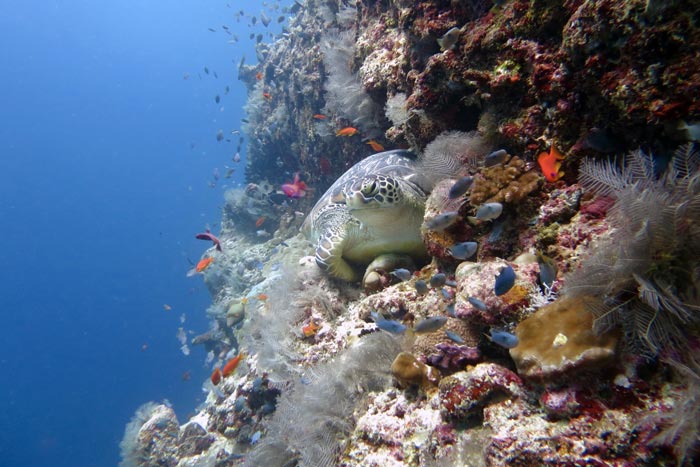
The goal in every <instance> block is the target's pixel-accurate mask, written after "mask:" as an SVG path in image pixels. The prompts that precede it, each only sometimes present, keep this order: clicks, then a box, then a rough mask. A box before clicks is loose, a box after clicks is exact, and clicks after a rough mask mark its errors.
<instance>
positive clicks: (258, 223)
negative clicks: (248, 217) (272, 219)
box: [255, 216, 265, 227]
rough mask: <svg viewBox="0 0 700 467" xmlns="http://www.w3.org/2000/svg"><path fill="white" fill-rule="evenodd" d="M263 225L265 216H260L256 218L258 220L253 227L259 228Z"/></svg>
mask: <svg viewBox="0 0 700 467" xmlns="http://www.w3.org/2000/svg"><path fill="white" fill-rule="evenodd" d="M264 223H265V216H260V217H258V220H256V221H255V227H260V226H261V225H263V224H264Z"/></svg>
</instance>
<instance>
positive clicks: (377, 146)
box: [367, 139, 384, 152]
mask: <svg viewBox="0 0 700 467" xmlns="http://www.w3.org/2000/svg"><path fill="white" fill-rule="evenodd" d="M367 144H369V145H370V147H371V148H372V150H373V151H377V152H382V151H383V150H384V146H382V145H381V144H379V143H377V142H376V141H375V140H373V139H371V140H369V141H367Z"/></svg>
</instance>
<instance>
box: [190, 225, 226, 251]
mask: <svg viewBox="0 0 700 467" xmlns="http://www.w3.org/2000/svg"><path fill="white" fill-rule="evenodd" d="M194 238H196V239H198V240H209V241H211V242H212V243H213V244H214V246H215V247H216V249H217V250H219V251H221V242H220V241H219V239H218V238H216V236H215V235H214V234H213V233H211V232H210V231H209V229H207V230H206V232H202V233H198V234H197V235H195V236H194Z"/></svg>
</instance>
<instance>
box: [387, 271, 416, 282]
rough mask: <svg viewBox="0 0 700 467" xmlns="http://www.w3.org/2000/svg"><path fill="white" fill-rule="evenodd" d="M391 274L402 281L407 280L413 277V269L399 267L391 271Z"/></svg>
mask: <svg viewBox="0 0 700 467" xmlns="http://www.w3.org/2000/svg"><path fill="white" fill-rule="evenodd" d="M391 275H392V276H394V277H396V278H397V279H398V280H400V281H401V282H406V281H407V280H409V279H410V278H411V271H409V270H408V269H406V268H399V269H394V270H393V271H391Z"/></svg>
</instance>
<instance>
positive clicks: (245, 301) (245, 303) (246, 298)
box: [241, 297, 248, 305]
mask: <svg viewBox="0 0 700 467" xmlns="http://www.w3.org/2000/svg"><path fill="white" fill-rule="evenodd" d="M241 303H242V304H243V305H247V304H248V297H243V298H241Z"/></svg>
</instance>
